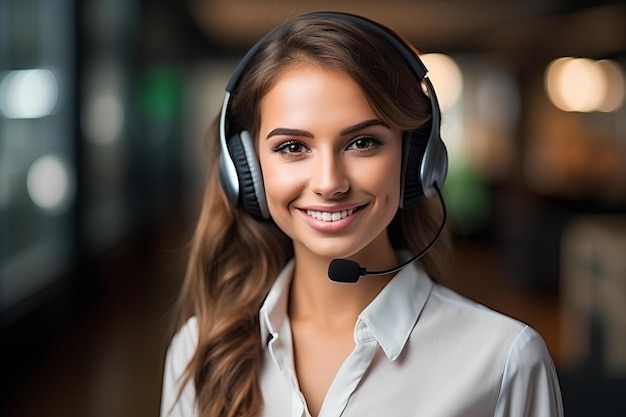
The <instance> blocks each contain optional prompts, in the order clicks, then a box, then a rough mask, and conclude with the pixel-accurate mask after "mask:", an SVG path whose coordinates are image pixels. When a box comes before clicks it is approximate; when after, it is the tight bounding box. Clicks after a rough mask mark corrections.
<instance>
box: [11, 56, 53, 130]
mask: <svg viewBox="0 0 626 417" xmlns="http://www.w3.org/2000/svg"><path fill="white" fill-rule="evenodd" d="M58 95H59V87H58V83H57V80H56V77H55V76H54V74H53V73H52V71H50V70H47V69H40V68H35V69H27V70H18V71H10V72H7V73H6V74H5V76H4V77H3V78H2V81H0V112H2V114H3V115H4V116H5V117H6V118H9V119H36V118H40V117H45V116H48V115H49V114H51V113H52V112H53V111H54V108H55V107H56V104H57V100H58Z"/></svg>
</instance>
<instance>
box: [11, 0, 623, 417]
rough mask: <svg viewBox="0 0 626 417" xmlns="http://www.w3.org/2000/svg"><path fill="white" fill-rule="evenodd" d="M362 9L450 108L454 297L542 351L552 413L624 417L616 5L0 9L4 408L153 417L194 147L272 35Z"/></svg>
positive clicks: (195, 198)
mask: <svg viewBox="0 0 626 417" xmlns="http://www.w3.org/2000/svg"><path fill="white" fill-rule="evenodd" d="M322 9H326V10H342V11H349V12H356V13H359V14H363V15H365V16H368V17H371V18H373V19H375V20H378V21H380V22H381V23H384V24H387V25H389V26H391V27H393V28H395V29H396V30H397V31H399V32H400V33H402V34H404V35H405V36H406V37H407V38H408V39H410V40H411V41H413V42H414V43H415V45H416V46H417V47H418V48H419V49H420V51H421V52H422V53H423V55H422V57H423V59H424V61H425V62H426V65H427V66H428V68H429V69H430V74H431V79H432V80H433V83H434V85H435V88H436V90H437V92H438V95H439V97H440V101H441V104H442V109H443V134H442V135H443V137H444V140H445V142H446V144H447V146H448V149H449V153H450V160H451V168H450V173H449V177H448V182H447V184H446V187H445V189H444V192H445V195H446V199H447V202H448V205H449V211H450V216H449V217H450V226H451V228H452V230H453V232H454V237H455V241H456V246H457V256H456V258H455V259H454V260H452V261H451V262H452V267H453V271H455V273H454V274H453V276H452V277H451V280H450V282H449V285H450V286H451V287H453V288H455V289H457V290H458V291H460V292H461V293H463V294H465V295H466V296H468V297H471V298H473V299H476V300H478V301H480V302H482V303H484V304H486V305H488V306H490V307H492V308H494V309H496V310H499V311H502V312H504V313H506V314H509V315H511V316H513V317H516V318H519V319H521V320H523V321H525V322H527V323H529V324H531V325H532V326H533V327H535V328H536V329H537V330H538V331H539V332H540V333H541V334H542V335H543V337H544V338H545V340H546V342H547V344H548V348H549V349H550V352H551V353H552V355H553V357H554V360H555V363H556V365H557V368H558V371H559V375H560V378H561V384H562V389H563V396H564V402H565V409H566V415H568V416H570V417H574V416H623V415H625V413H626V400H625V398H626V397H625V395H624V394H625V393H626V106H625V104H624V101H625V100H624V90H625V87H624V85H625V75H624V74H625V69H626V24H625V22H626V5H624V4H622V3H620V2H617V1H603V0H593V1H592V0H526V1H523V0H519V1H518V0H465V1H461V0H441V1H435V0H432V1H418V0H414V1H411V0H392V1H378V2H377V1H372V2H361V1H357V0H332V1H330V0H317V1H315V2H302V1H296V0H282V1H275V0H258V1H254V0H240V1H227V0H188V1H175V0H169V1H168V0H0V349H1V351H0V356H1V357H2V363H1V369H0V378H2V386H3V388H2V391H1V394H0V415H3V416H12V417H17V416H40V415H41V416H43V415H45V416H107V417H110V416H154V415H157V414H158V410H159V401H160V389H161V373H162V366H163V358H164V353H165V349H166V347H167V343H168V336H169V327H168V326H169V323H170V321H169V320H170V316H171V314H170V312H171V311H170V309H171V306H172V303H173V301H174V299H175V297H176V294H177V291H178V288H179V285H180V282H181V279H182V276H183V274H184V269H185V261H186V255H187V244H188V241H189V238H190V235H191V233H192V230H193V226H194V220H195V217H196V215H197V213H198V209H199V199H200V196H201V193H202V187H203V180H204V175H205V171H206V160H205V151H204V147H203V144H202V136H203V133H204V131H205V129H206V128H207V127H208V125H209V123H210V122H211V121H212V119H213V117H214V116H215V115H216V114H217V111H218V108H219V106H220V105H221V102H222V99H223V89H224V86H225V84H226V81H227V80H228V77H229V75H230V72H231V71H232V70H233V69H234V67H235V65H236V64H237V62H238V60H239V59H240V58H241V57H242V56H243V54H244V53H245V51H246V50H247V49H248V48H249V47H250V46H251V45H252V44H253V43H254V41H255V40H257V39H258V38H259V37H260V36H262V35H263V34H264V33H265V32H267V31H268V30H269V29H271V28H272V27H274V26H275V25H277V24H279V23H280V22H282V21H283V20H284V19H286V18H288V17H290V16H294V15H297V14H300V13H303V12H307V11H313V10H322Z"/></svg>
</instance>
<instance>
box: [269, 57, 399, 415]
mask: <svg viewBox="0 0 626 417" xmlns="http://www.w3.org/2000/svg"><path fill="white" fill-rule="evenodd" d="M260 111H261V123H260V128H259V132H258V133H259V134H258V153H259V160H260V164H261V170H262V172H263V179H264V185H265V191H266V197H267V202H268V207H269V210H270V213H271V215H272V218H273V219H274V221H275V222H276V224H277V225H278V226H279V227H280V228H281V229H282V230H283V231H284V232H285V233H286V234H287V235H288V236H290V237H291V239H292V240H293V246H294V254H295V259H296V263H295V272H294V278H293V281H292V286H291V289H290V294H289V311H288V314H289V317H290V322H291V327H292V333H293V338H294V352H295V353H294V355H295V367H296V372H297V375H298V381H299V384H300V388H301V390H302V392H303V394H304V396H305V398H306V400H307V405H308V407H309V411H310V412H311V413H312V415H317V414H318V413H319V410H320V408H321V405H322V402H323V399H324V397H325V395H326V392H327V391H328V387H329V386H330V383H331V382H332V379H333V378H334V376H335V374H336V372H337V370H338V368H339V367H340V366H341V364H342V363H343V361H344V360H345V358H346V357H347V356H348V355H349V353H350V352H351V351H352V349H353V348H354V340H353V331H354V326H355V323H356V320H357V316H358V314H359V313H360V312H361V311H362V310H363V308H365V306H366V305H367V304H369V302H370V301H371V300H372V299H373V298H374V297H375V296H376V295H377V294H378V292H380V290H381V289H382V288H383V287H384V286H385V284H386V283H387V282H388V281H389V280H390V279H391V276H371V277H367V278H364V279H362V280H360V281H359V282H358V283H355V284H343V283H335V282H332V281H330V280H329V279H328V275H327V271H328V264H329V263H330V261H331V260H332V259H334V258H349V259H353V260H355V261H357V262H359V263H360V264H361V265H362V266H365V267H367V268H368V269H385V268H389V267H392V266H395V265H396V264H397V263H398V259H397V257H396V254H395V252H394V250H393V248H392V246H391V243H390V241H389V239H388V237H387V226H388V225H389V223H390V222H391V220H392V219H393V217H394V215H395V213H396V211H397V208H398V202H399V198H400V166H401V159H402V139H401V132H400V130H399V129H397V128H395V127H393V126H390V125H389V124H388V123H386V122H385V121H383V120H381V119H380V118H379V117H378V116H377V114H376V112H375V111H374V110H373V109H372V107H371V106H370V105H369V103H368V101H367V98H366V96H365V95H364V94H363V92H362V91H361V89H360V87H359V86H358V84H356V82H355V81H354V80H353V79H352V78H350V76H349V75H347V74H346V73H344V72H341V71H338V70H334V69H327V68H323V67H321V66H318V65H315V64H311V63H302V64H297V65H295V66H291V67H289V68H287V69H285V70H284V71H283V73H282V74H281V75H280V76H279V78H278V80H277V82H276V83H275V84H274V85H273V87H272V88H271V89H270V90H269V91H268V92H267V94H266V95H265V97H264V98H263V100H262V102H261V108H260ZM352 211H354V212H352ZM324 212H325V213H326V214H323V213H324ZM351 212H352V213H351ZM331 213H335V214H334V216H335V218H337V217H340V218H341V219H339V220H337V221H333V222H328V221H323V220H320V219H318V218H316V217H322V218H323V217H324V216H326V217H331V218H332V216H333V215H332V214H331ZM350 213H351V214H350ZM348 214H349V215H348Z"/></svg>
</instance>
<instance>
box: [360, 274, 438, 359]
mask: <svg viewBox="0 0 626 417" xmlns="http://www.w3.org/2000/svg"><path fill="white" fill-rule="evenodd" d="M432 288H433V282H432V281H431V279H430V278H429V277H428V275H427V274H426V273H425V272H424V271H423V270H422V269H421V268H419V267H418V266H416V265H415V264H410V265H408V266H406V267H405V268H403V269H401V270H400V272H398V273H397V274H396V276H395V277H393V279H392V280H391V281H389V283H388V284H387V285H386V286H385V288H383V289H382V291H381V292H380V293H379V294H378V295H377V296H376V298H374V300H372V302H371V303H370V304H369V305H368V306H367V307H365V309H364V310H363V311H362V312H361V314H360V315H359V321H361V322H363V323H364V324H365V325H366V326H367V328H368V329H369V330H370V331H371V333H372V334H373V335H374V337H375V338H376V340H377V341H378V343H379V345H380V346H381V348H382V349H383V351H384V352H385V355H387V358H389V360H392V361H393V360H396V359H397V358H398V356H400V353H401V352H402V350H403V349H404V346H405V345H406V342H407V341H408V340H409V336H410V335H411V332H412V331H413V327H415V324H416V323H417V320H418V319H419V316H420V314H421V312H422V310H423V309H424V305H426V301H427V300H428V297H429V296H430V293H431V290H432ZM357 326H358V323H357Z"/></svg>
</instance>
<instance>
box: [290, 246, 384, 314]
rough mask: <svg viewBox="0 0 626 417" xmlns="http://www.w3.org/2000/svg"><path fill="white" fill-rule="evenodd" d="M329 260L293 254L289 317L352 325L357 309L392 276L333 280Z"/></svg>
mask: <svg viewBox="0 0 626 417" xmlns="http://www.w3.org/2000/svg"><path fill="white" fill-rule="evenodd" d="M394 257H395V254H394ZM330 261H331V260H330V259H326V258H316V257H315V258H314V257H311V256H296V264H295V268H294V277H293V281H292V284H291V289H290V296H289V300H290V301H289V316H290V318H291V319H292V320H298V319H302V320H307V319H311V320H315V321H319V322H320V323H323V324H325V325H343V324H350V325H354V322H355V321H356V318H357V316H358V315H359V314H360V313H361V311H363V309H364V308H365V307H366V306H367V305H368V304H369V303H370V302H371V301H372V300H373V299H374V298H375V297H376V295H378V293H379V292H380V291H381V290H382V289H383V287H384V286H385V285H386V284H387V283H388V282H389V280H390V279H391V278H392V275H383V276H368V277H366V278H363V279H361V280H359V281H358V282H356V283H338V282H333V281H331V280H330V279H329V278H328V265H329V264H330Z"/></svg>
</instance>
